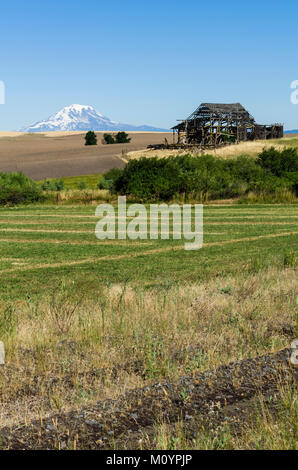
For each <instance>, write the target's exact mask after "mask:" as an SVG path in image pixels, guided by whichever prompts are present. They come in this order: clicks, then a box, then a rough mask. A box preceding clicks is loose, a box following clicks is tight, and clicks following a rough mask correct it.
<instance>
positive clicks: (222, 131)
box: [172, 103, 283, 147]
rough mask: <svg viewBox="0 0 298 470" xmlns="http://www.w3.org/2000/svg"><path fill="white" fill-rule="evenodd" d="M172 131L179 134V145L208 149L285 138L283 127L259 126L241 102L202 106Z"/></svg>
mask: <svg viewBox="0 0 298 470" xmlns="http://www.w3.org/2000/svg"><path fill="white" fill-rule="evenodd" d="M172 129H173V131H174V133H175V134H177V138H176V139H175V140H176V142H177V143H178V144H185V145H201V146H207V147H208V146H212V147H216V146H219V145H222V144H224V143H232V142H242V141H247V140H258V139H278V138H280V137H283V125H282V124H270V125H265V124H257V123H256V122H255V120H254V118H253V116H251V114H250V113H249V112H248V111H247V110H246V109H245V108H244V107H243V106H242V105H241V104H240V103H232V104H220V103H202V104H201V105H200V106H199V107H198V108H197V109H196V110H195V111H194V112H193V113H192V114H191V115H190V116H189V117H188V118H187V119H185V120H183V121H182V122H180V123H179V124H177V125H176V126H174V127H173V128H172Z"/></svg>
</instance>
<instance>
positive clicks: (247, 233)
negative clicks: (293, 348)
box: [0, 205, 298, 299]
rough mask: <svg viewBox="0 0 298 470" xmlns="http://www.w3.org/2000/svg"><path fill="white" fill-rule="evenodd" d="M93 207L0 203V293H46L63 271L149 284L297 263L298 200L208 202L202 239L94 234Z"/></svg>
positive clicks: (78, 277) (93, 282) (91, 280)
mask: <svg viewBox="0 0 298 470" xmlns="http://www.w3.org/2000/svg"><path fill="white" fill-rule="evenodd" d="M94 214H95V208H94V207H91V206H73V207H65V206H64V207H57V206H52V207H51V206H49V207H46V206H44V207H42V206H35V207H34V206H32V207H26V208H2V209H1V210H0V230H1V235H0V250H1V251H0V253H1V258H0V272H1V286H0V294H1V296H2V298H6V299H9V298H10V299H15V298H20V297H23V296H24V295H27V294H29V295H34V294H37V295H41V294H42V293H43V292H46V291H47V289H48V288H49V286H51V285H55V284H56V283H57V281H59V280H60V279H61V278H65V279H69V280H72V281H74V282H78V283H84V285H85V286H86V287H87V290H88V289H89V288H90V289H91V287H92V286H97V285H98V284H99V283H105V284H106V283H122V282H124V281H125V282H129V283H131V284H133V285H142V286H144V285H145V286H148V287H154V286H158V285H161V284H164V283H172V284H173V283H175V282H178V281H179V282H181V281H182V282H183V281H185V282H187V283H191V282H197V281H203V280H206V279H208V278H210V277H214V276H218V275H226V274H230V273H231V274H232V273H235V274H236V273H237V272H242V271H243V270H250V271H253V270H257V269H262V268H264V267H265V266H267V265H268V266H269V265H280V264H285V265H286V264H287V263H289V264H293V262H294V261H295V251H296V252H297V245H298V236H297V235H298V211H297V206H295V205H258V206H256V205H255V206H251V205H250V206H244V205H242V206H239V205H226V206H225V205H223V206H215V205H214V206H205V208H204V246H203V248H202V249H201V250H199V251H191V252H186V251H185V250H184V249H183V246H184V245H183V242H181V241H173V240H169V241H164V240H156V241H152V240H148V241H147V240H142V241H140V240H139V241H134V242H133V241H130V240H127V241H117V240H115V241H104V242H101V241H99V240H97V239H96V237H95V234H94V230H95V225H96V222H97V218H96V217H95V215H94Z"/></svg>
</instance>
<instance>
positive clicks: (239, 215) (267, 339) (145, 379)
mask: <svg viewBox="0 0 298 470" xmlns="http://www.w3.org/2000/svg"><path fill="white" fill-rule="evenodd" d="M94 212H95V210H94V207H91V206H58V207H57V206H53V207H51V206H32V207H31V206H28V207H26V208H22V207H17V208H2V209H1V210H0V224H1V236H0V250H1V260H0V274H1V284H0V298H1V304H0V311H1V317H0V338H1V340H3V341H4V343H5V346H6V352H7V356H6V365H5V367H3V369H2V370H1V376H0V397H1V402H0V437H1V439H0V448H9V449H30V448H50V449H87V448H88V449H89V448H92V449H102V448H107V449H120V448H124V449H125V448H128V449H130V448H143V449H144V448H160V449H161V448H164V449H170V448H171V449H176V448H177V449H179V448H200V449H201V448H204V449H217V448H233V449H237V448H293V447H295V445H296V444H295V442H296V438H295V429H296V428H295V426H297V399H296V398H295V397H294V398H293V393H295V392H293V387H292V385H291V384H292V380H293V376H292V373H290V374H289V372H288V371H287V372H284V371H283V368H282V367H281V368H280V366H281V365H283V364H284V359H283V358H284V355H286V354H287V353H286V352H284V353H282V354H280V353H277V352H278V351H280V350H282V349H283V348H288V347H289V345H290V343H291V341H292V340H293V339H295V337H297V333H298V332H297V325H296V319H297V294H298V292H297V271H296V269H297V245H298V212H297V207H296V206H295V205H254V206H245V205H228V206H225V205H222V206H220V205H217V206H212V205H210V206H205V208H204V246H203V248H202V249H201V250H199V251H191V252H187V251H185V250H184V249H183V248H184V245H183V242H182V241H173V240H169V241H166V240H155V241H154V240H142V241H129V240H127V241H123V240H122V241H117V240H115V241H109V240H106V241H99V240H97V239H96V237H95V234H94V230H95V224H96V222H97V220H98V219H97V218H96V217H95V215H94ZM272 354H273V356H271V355H272ZM264 355H265V356H264ZM256 357H261V359H257V360H253V359H251V358H256ZM233 361H236V362H234V365H231V366H229V367H224V368H223V369H221V367H222V366H224V365H226V364H229V363H231V362H233ZM286 363H287V362H286ZM287 364H288V363H287ZM214 368H215V369H217V372H216V373H215V374H213V373H211V372H209V371H211V370H213V369H214ZM218 368H219V369H218ZM285 374H286V375H285ZM268 397H269V398H268ZM270 397H271V398H270ZM268 400H269V401H268ZM295 400H296V401H295ZM293 403H294V404H293ZM295 403H296V405H295ZM280 410H281V413H282V414H281V415H279V412H280ZM295 423H296V424H295Z"/></svg>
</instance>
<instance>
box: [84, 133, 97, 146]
mask: <svg viewBox="0 0 298 470" xmlns="http://www.w3.org/2000/svg"><path fill="white" fill-rule="evenodd" d="M85 145H97V137H96V134H95V132H93V131H89V132H87V134H86V135H85Z"/></svg>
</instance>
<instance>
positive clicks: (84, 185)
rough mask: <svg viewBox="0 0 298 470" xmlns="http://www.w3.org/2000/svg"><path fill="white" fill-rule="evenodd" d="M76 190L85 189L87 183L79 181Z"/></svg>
mask: <svg viewBox="0 0 298 470" xmlns="http://www.w3.org/2000/svg"><path fill="white" fill-rule="evenodd" d="M78 189H80V190H83V189H87V183H86V181H84V180H83V181H79V182H78Z"/></svg>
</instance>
